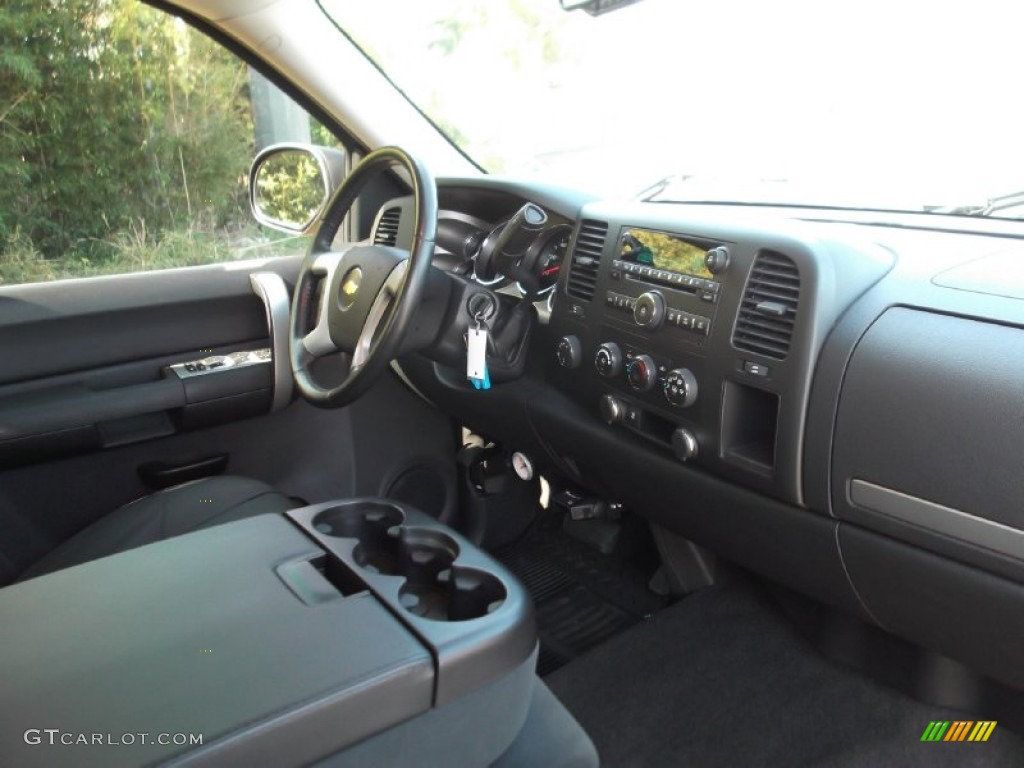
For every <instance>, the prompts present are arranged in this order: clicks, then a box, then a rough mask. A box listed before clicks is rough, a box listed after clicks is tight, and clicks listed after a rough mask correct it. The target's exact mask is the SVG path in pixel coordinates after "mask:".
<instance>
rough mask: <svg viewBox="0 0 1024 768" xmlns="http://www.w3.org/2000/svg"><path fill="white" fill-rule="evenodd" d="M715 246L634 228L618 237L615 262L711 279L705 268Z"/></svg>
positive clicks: (710, 274) (624, 231)
mask: <svg viewBox="0 0 1024 768" xmlns="http://www.w3.org/2000/svg"><path fill="white" fill-rule="evenodd" d="M716 245H718V244H717V243H694V242H689V241H687V240H684V239H682V238H681V237H679V236H678V235H670V234H667V233H665V232H655V231H653V230H650V229H637V228H635V227H625V228H623V230H622V232H621V234H620V235H619V253H618V258H619V259H620V260H621V261H624V262H626V263H630V264H642V265H643V266H645V267H653V268H654V269H656V270H662V271H665V272H672V273H674V274H679V275H690V276H693V277H701V278H705V279H711V278H713V277H714V275H713V274H712V272H711V270H709V269H708V267H707V265H706V264H705V258H706V256H707V252H708V250H709V249H711V248H714V247H715V246H716Z"/></svg>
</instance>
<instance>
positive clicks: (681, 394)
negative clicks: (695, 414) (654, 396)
mask: <svg viewBox="0 0 1024 768" xmlns="http://www.w3.org/2000/svg"><path fill="white" fill-rule="evenodd" d="M662 392H664V393H665V399H666V400H668V402H669V404H670V405H673V406H675V407H676V408H689V407H690V406H691V405H693V403H694V401H696V399H697V377H695V376H694V375H693V373H691V372H690V370H689V369H688V368H675V369H674V370H671V371H669V372H668V375H666V376H665V379H664V381H663V382H662Z"/></svg>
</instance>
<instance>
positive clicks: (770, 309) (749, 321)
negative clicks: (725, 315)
mask: <svg viewBox="0 0 1024 768" xmlns="http://www.w3.org/2000/svg"><path fill="white" fill-rule="evenodd" d="M799 303H800V272H799V270H798V269H797V266H796V264H794V263H793V260H792V259H790V258H789V257H788V256H784V255H783V254H781V253H776V252H775V251H761V252H760V253H758V254H757V257H756V258H755V259H754V265H753V267H751V270H750V277H748V278H747V287H746V289H745V290H744V291H743V299H742V301H741V302H740V309H739V313H738V314H737V315H736V325H735V326H734V327H733V331H732V343H733V346H734V347H736V348H737V349H742V350H745V351H747V352H754V353H756V354H758V355H764V356H765V357H770V358H772V359H773V360H785V359H786V356H787V355H788V354H789V346H790V344H791V343H792V341H793V329H794V327H795V326H796V313H797V308H798V306H799Z"/></svg>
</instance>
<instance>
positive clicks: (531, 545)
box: [497, 532, 663, 677]
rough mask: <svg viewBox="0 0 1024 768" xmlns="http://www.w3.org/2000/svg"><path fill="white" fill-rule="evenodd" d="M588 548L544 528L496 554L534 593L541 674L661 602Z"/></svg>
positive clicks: (608, 559) (611, 559) (609, 559)
mask: <svg viewBox="0 0 1024 768" xmlns="http://www.w3.org/2000/svg"><path fill="white" fill-rule="evenodd" d="M588 550H589V548H588V547H586V545H582V544H580V543H579V542H576V541H574V540H572V539H570V537H568V536H565V535H564V534H562V533H560V532H546V533H539V534H533V535H531V536H528V537H527V538H526V539H524V540H523V541H521V542H519V543H517V544H514V545H512V546H511V547H507V548H505V549H504V550H501V551H499V552H498V553H497V556H498V558H499V559H500V560H501V561H502V562H504V563H505V565H506V566H508V568H509V570H511V571H512V572H513V573H514V574H515V575H516V576H518V577H519V579H520V580H521V581H522V582H523V584H524V585H525V586H526V589H527V590H528V591H529V593H530V596H531V597H532V598H533V602H534V606H535V608H536V617H537V633H538V635H539V637H540V657H539V659H538V661H537V673H538V674H539V675H541V676H542V677H543V676H544V675H547V674H549V673H551V672H554V671H555V670H556V669H558V668H560V667H562V666H564V665H565V664H567V663H568V662H570V661H572V660H573V659H575V658H576V657H577V656H579V655H580V654H582V653H584V652H586V651H588V650H589V649H591V648H593V647H594V646H596V645H599V644H601V643H603V642H605V641H606V640H608V639H609V638H611V637H613V636H614V635H617V634H618V633H620V632H622V631H623V630H625V629H628V628H629V627H631V626H633V625H634V624H636V623H638V622H640V621H642V620H643V619H644V618H646V617H647V616H648V615H650V614H651V613H653V611H654V610H656V609H657V608H660V607H662V605H663V603H662V601H661V599H660V598H658V597H656V596H654V595H651V594H650V593H647V592H646V589H644V588H643V586H642V585H640V586H638V585H636V584H633V583H629V581H630V580H629V579H628V578H626V577H624V576H623V575H622V574H621V573H620V572H619V571H618V570H617V566H618V563H617V561H616V560H615V558H614V557H609V556H603V555H600V554H599V553H596V552H593V553H591V552H589V551H588ZM605 561H606V562H605ZM636 593H639V594H636ZM609 596H610V597H609Z"/></svg>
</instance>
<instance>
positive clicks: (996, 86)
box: [325, 0, 1024, 205]
mask: <svg viewBox="0 0 1024 768" xmlns="http://www.w3.org/2000/svg"><path fill="white" fill-rule="evenodd" d="M325 6H326V7H327V8H328V9H330V10H331V12H332V13H333V14H334V15H335V16H336V18H337V19H338V21H339V23H340V24H341V25H342V26H343V27H346V28H347V29H348V30H349V32H350V33H351V34H352V35H353V37H354V38H355V39H356V40H357V41H359V42H360V43H361V44H363V45H364V46H365V47H366V49H367V50H368V52H370V53H371V54H372V55H374V56H376V57H377V58H378V60H379V61H380V63H381V64H382V65H383V67H384V69H385V70H386V71H388V72H389V74H391V76H392V77H393V79H394V80H395V81H396V82H397V83H398V84H399V85H400V86H401V87H403V88H404V89H405V90H406V92H407V93H408V94H409V96H410V97H411V98H412V99H413V100H414V101H416V102H417V103H419V104H420V105H421V106H423V107H424V108H426V110H427V111H428V112H429V113H431V114H433V115H435V116H441V117H442V118H443V119H444V121H445V122H447V123H450V124H452V125H454V126H456V127H457V128H458V130H459V131H460V132H461V133H462V134H464V135H465V136H466V137H467V138H468V149H469V151H470V154H471V155H473V156H474V157H476V159H478V160H479V161H481V162H482V163H483V164H484V165H485V166H490V167H496V166H500V169H501V170H503V171H504V172H507V173H516V174H533V175H538V176H541V177H544V178H547V179H549V180H551V181H556V182H563V183H569V184H573V185H576V186H581V187H586V188H593V189H597V190H598V191H601V192H603V193H605V194H608V195H623V196H631V195H632V194H634V193H635V192H637V191H638V190H639V189H641V188H642V187H645V186H648V185H649V184H651V183H653V182H655V181H656V180H658V179H659V178H661V177H663V176H666V175H668V174H671V173H696V174H701V175H705V176H708V177H710V178H714V179H717V180H729V179H757V178H769V179H775V178H786V179H789V180H790V181H803V180H808V181H809V182H810V183H811V184H812V185H818V186H823V187H825V188H830V189H838V190H842V192H843V193H844V194H846V193H850V194H853V195H855V196H856V197H858V198H866V203H865V204H869V203H871V202H874V203H875V204H879V205H884V204H885V201H886V200H887V199H888V198H890V197H902V195H904V194H907V193H909V194H911V195H912V196H913V199H915V200H918V201H919V202H928V203H949V202H958V203H963V202H967V201H970V200H972V199H973V198H974V196H981V197H982V198H984V197H986V196H990V195H995V194H1000V193H1005V192H1012V191H1018V190H1021V189H1024V152H1022V149H1024V138H1022V137H1024V104H1022V100H1021V97H1020V91H1021V87H1020V81H1021V76H1020V72H1021V59H1020V51H1021V47H1022V44H1021V30H1022V29H1024V4H1022V3H1019V2H1012V1H1005V2H994V1H993V0H974V1H973V2H970V3H967V2H960V3H950V2H944V1H943V0H933V1H932V2H919V1H917V0H887V2H880V1H879V0H858V2H854V3H847V4H842V3H837V2H822V1H821V0H818V1H817V2H805V1H800V0H761V1H760V2H757V1H750V0H715V1H714V2H707V1H706V0H704V1H698V0H643V1H642V2H640V3H638V4H636V5H634V6H630V7H627V8H625V9H622V10H620V11H616V12H614V13H610V14H607V15H605V16H602V17H599V18H596V19H595V18H592V17H590V16H588V15H586V14H584V13H583V12H581V11H576V12H572V13H566V12H563V11H562V10H561V9H560V8H559V4H558V0H476V1H475V2H473V1H472V0H430V2H424V0H326V2H325ZM517 7H519V8H525V9H526V13H525V15H527V16H529V17H531V18H532V19H533V20H534V22H535V24H534V26H533V27H531V26H530V25H529V24H527V23H524V22H523V21H522V16H523V15H524V14H523V13H517V12H516V10H515V9H516V8H517ZM443 19H448V20H454V21H456V22H457V23H460V24H462V25H463V26H465V27H467V29H466V31H465V32H464V33H463V35H462V38H461V41H460V43H459V45H458V46H456V48H455V49H454V51H453V52H452V53H451V54H450V55H443V54H442V53H441V52H440V51H438V50H437V49H436V48H435V49H431V48H430V47H429V45H428V44H429V43H430V42H431V41H432V40H436V39H437V38H439V37H442V36H443V34H442V31H441V28H440V27H439V26H437V22H438V20H443ZM538 30H539V31H541V32H546V33H547V35H548V38H549V40H550V41H554V42H552V43H549V47H550V48H552V49H554V50H555V51H556V52H557V55H556V56H554V57H553V61H552V60H550V57H549V60H548V61H545V60H544V57H543V55H542V53H543V50H544V46H543V38H542V37H541V35H540V34H539V33H538ZM806 202H813V201H812V200H806Z"/></svg>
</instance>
